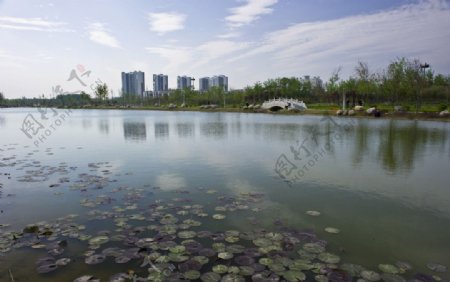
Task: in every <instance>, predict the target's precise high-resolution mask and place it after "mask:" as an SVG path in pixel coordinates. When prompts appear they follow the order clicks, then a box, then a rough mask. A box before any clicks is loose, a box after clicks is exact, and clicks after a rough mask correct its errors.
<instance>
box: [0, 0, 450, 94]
mask: <svg viewBox="0 0 450 282" xmlns="http://www.w3.org/2000/svg"><path fill="white" fill-rule="evenodd" d="M449 50H450V2H449V1H445V0H420V1H419V0H409V1H406V0H391V1H387V0H292V1H290V0H226V1H225V0H223V1H222V0H221V1H218V0H178V1H167V0H164V1H163V0H160V1H156V0H146V1H131V0H130V1H119V0H116V1H113V0H111V1H107V0H95V1H93V0H78V1H75V0H60V1H52V0H51V1H39V0H36V1H25V0H0V91H2V92H4V93H5V95H6V96H7V97H10V98H13V97H21V96H26V97H35V96H39V95H42V94H45V95H46V96H49V95H50V94H51V93H52V87H55V86H57V85H60V86H61V88H63V89H64V91H69V92H70V91H77V90H85V91H87V92H89V91H90V90H89V89H88V88H89V87H88V86H89V85H90V84H92V83H94V82H95V81H96V80H101V81H102V82H106V83H107V84H108V85H109V86H110V88H111V89H113V91H114V96H117V95H118V91H119V88H120V87H121V85H120V83H121V81H120V73H121V72H122V71H134V70H141V71H144V72H145V74H146V87H148V88H149V89H151V87H152V80H151V76H152V74H153V73H164V74H168V75H169V87H173V88H174V87H175V86H176V76H177V75H189V76H193V77H195V78H199V77H202V76H212V75H216V74H225V75H227V76H228V77H229V84H230V87H231V88H234V89H238V88H243V87H245V86H246V85H250V84H253V83H255V82H257V81H264V80H266V79H268V78H275V77H280V76H289V77H290V76H296V77H299V76H303V75H311V76H320V77H322V79H323V80H327V79H328V78H329V76H330V75H331V73H332V72H333V71H334V70H336V69H337V68H338V67H342V71H341V76H342V77H344V78H347V77H348V76H351V75H353V74H354V66H355V65H356V63H357V62H358V60H362V61H365V62H367V63H368V64H369V67H370V70H371V71H373V72H375V71H380V70H382V69H383V68H385V67H386V66H387V65H388V64H389V62H391V61H392V60H395V59H396V58H397V57H407V58H419V59H420V60H422V61H426V62H428V63H429V64H430V65H431V66H432V68H433V69H434V70H435V71H436V72H439V73H443V74H446V75H447V74H449V73H450V51H449ZM73 69H75V70H76V72H77V73H78V74H79V75H81V73H83V71H91V73H90V75H89V76H87V75H86V76H83V77H81V76H80V79H81V80H82V81H83V82H84V83H85V84H86V85H87V86H83V85H81V84H80V83H79V82H78V81H76V80H71V81H67V80H68V78H69V76H70V73H71V70H73ZM196 87H198V85H197V83H196Z"/></svg>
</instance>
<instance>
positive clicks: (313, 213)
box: [306, 211, 320, 216]
mask: <svg viewBox="0 0 450 282" xmlns="http://www.w3.org/2000/svg"><path fill="white" fill-rule="evenodd" d="M306 214H307V215H310V216H319V215H320V212H318V211H306Z"/></svg>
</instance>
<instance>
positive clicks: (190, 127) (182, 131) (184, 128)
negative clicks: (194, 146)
mask: <svg viewBox="0 0 450 282" xmlns="http://www.w3.org/2000/svg"><path fill="white" fill-rule="evenodd" d="M177 132H178V136H179V137H192V136H194V134H195V125H194V124H193V123H178V124H177Z"/></svg>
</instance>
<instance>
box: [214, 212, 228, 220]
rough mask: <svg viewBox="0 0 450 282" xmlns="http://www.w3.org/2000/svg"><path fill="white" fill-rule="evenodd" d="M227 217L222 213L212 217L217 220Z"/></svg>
mask: <svg viewBox="0 0 450 282" xmlns="http://www.w3.org/2000/svg"><path fill="white" fill-rule="evenodd" d="M225 217H226V216H225V215H223V214H220V213H216V214H213V216H212V218H214V219H217V220H221V219H225Z"/></svg>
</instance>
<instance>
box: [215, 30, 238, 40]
mask: <svg viewBox="0 0 450 282" xmlns="http://www.w3.org/2000/svg"><path fill="white" fill-rule="evenodd" d="M240 35H241V34H240V33H239V32H234V31H230V32H227V33H223V34H219V35H218V36H217V38H221V39H230V38H236V37H239V36H240Z"/></svg>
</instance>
